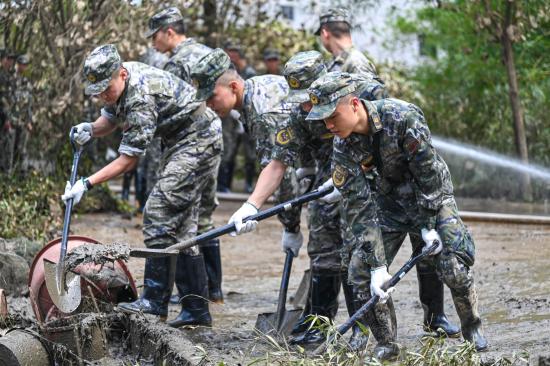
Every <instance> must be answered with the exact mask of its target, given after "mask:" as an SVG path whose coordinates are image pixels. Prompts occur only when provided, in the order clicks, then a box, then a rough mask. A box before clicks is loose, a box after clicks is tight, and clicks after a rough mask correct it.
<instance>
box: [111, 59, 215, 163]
mask: <svg viewBox="0 0 550 366" xmlns="http://www.w3.org/2000/svg"><path fill="white" fill-rule="evenodd" d="M122 65H123V66H124V68H125V69H127V70H128V73H129V76H128V79H127V80H126V88H125V89H124V92H123V94H122V96H121V97H120V99H119V100H118V101H117V103H116V104H114V105H107V106H105V107H103V109H102V110H101V114H102V115H103V116H104V117H106V118H107V119H109V121H111V122H112V123H124V125H123V131H124V132H123V135H122V141H121V143H120V147H119V150H118V151H119V153H120V154H125V155H129V156H139V155H143V154H144V152H145V149H146V148H147V145H149V143H150V142H151V140H152V139H153V136H160V137H161V139H162V142H163V145H164V146H165V147H166V148H167V149H170V148H172V147H175V148H176V149H177V148H179V147H181V146H185V147H186V148H189V147H191V148H192V147H193V146H198V145H199V144H200V145H201V146H204V145H206V146H208V145H219V148H220V149H221V124H220V123H212V121H213V120H215V119H217V117H216V115H215V114H214V112H212V111H210V110H209V109H208V108H206V106H205V104H204V103H203V102H197V101H196V100H195V99H194V96H195V89H193V87H192V86H190V85H189V84H187V83H186V82H184V81H183V80H181V79H179V78H178V77H176V76H174V75H173V74H171V73H168V72H166V71H163V70H160V69H157V68H155V67H151V66H148V65H145V64H142V63H140V62H124V63H123V64H122ZM218 121H219V120H218ZM215 147H217V146H215ZM170 150H172V151H173V149H170Z"/></svg>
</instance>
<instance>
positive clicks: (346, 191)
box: [332, 99, 481, 325]
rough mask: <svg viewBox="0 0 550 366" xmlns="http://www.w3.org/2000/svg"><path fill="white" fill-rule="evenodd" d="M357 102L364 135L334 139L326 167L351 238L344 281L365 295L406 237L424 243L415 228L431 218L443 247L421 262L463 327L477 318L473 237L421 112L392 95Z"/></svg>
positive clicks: (476, 320)
mask: <svg viewBox="0 0 550 366" xmlns="http://www.w3.org/2000/svg"><path fill="white" fill-rule="evenodd" d="M362 102H363V104H364V106H365V108H366V110H367V112H368V118H369V134H368V135H359V134H355V133H353V134H352V135H350V136H349V137H348V138H346V139H340V138H335V141H334V155H333V168H332V171H333V172H332V178H333V181H334V184H335V186H336V187H337V188H338V189H339V190H340V191H341V193H342V195H343V196H344V200H343V201H344V203H343V204H344V211H345V215H346V216H345V219H346V221H347V222H348V223H349V225H350V228H351V230H352V233H353V235H354V237H355V238H356V240H357V241H356V242H355V243H354V244H353V246H352V247H349V248H346V250H347V258H345V259H346V260H349V269H348V278H349V281H350V282H351V283H352V284H353V286H354V289H355V290H356V291H358V292H359V293H361V294H363V296H365V297H369V292H370V291H369V285H370V269H371V268H374V267H378V266H381V265H384V264H386V263H387V264H388V265H389V264H391V262H392V260H393V258H394V257H395V255H396V253H397V251H398V250H399V248H400V246H401V244H402V243H403V240H404V239H405V236H406V235H407V234H409V235H410V237H411V241H412V243H413V248H418V247H420V246H421V245H423V243H422V240H421V239H420V230H421V229H422V228H424V227H429V226H430V224H431V223H433V224H435V226H434V228H435V229H436V230H437V231H438V233H439V235H440V236H441V238H442V241H443V250H442V253H441V254H439V255H437V256H435V257H429V258H428V259H427V260H425V261H424V263H422V264H421V265H420V266H431V267H433V266H435V268H436V271H437V273H438V275H439V277H440V278H441V280H442V281H443V282H444V283H445V284H446V285H447V286H448V287H449V288H450V289H451V294H452V295H453V300H454V302H455V304H457V312H458V315H459V317H460V318H461V322H462V324H463V325H465V324H472V322H474V323H480V322H481V320H480V319H479V313H478V310H477V302H476V298H477V296H476V293H475V286H474V281H473V277H472V274H471V271H470V266H472V265H473V263H474V250H475V248H474V242H473V240H472V238H471V236H470V234H469V233H468V230H467V228H466V227H465V226H464V224H463V223H462V220H461V219H460V217H459V216H458V209H457V208H456V204H455V202H454V197H453V187H452V182H451V177H450V173H449V170H448V168H447V165H446V164H445V162H444V161H443V159H442V158H441V157H440V156H439V155H438V154H437V152H436V151H435V149H434V148H433V146H432V143H431V135H430V131H429V129H428V126H427V124H426V121H425V120H424V115H423V113H422V111H421V110H420V109H419V108H418V107H417V106H415V105H413V104H410V103H407V102H404V101H401V100H397V99H383V100H378V101H372V102H370V101H366V100H363V101H362ZM376 135H378V137H375V136H376ZM375 138H376V139H379V140H378V141H379V148H378V149H375V145H376V142H375ZM377 150H378V152H377Z"/></svg>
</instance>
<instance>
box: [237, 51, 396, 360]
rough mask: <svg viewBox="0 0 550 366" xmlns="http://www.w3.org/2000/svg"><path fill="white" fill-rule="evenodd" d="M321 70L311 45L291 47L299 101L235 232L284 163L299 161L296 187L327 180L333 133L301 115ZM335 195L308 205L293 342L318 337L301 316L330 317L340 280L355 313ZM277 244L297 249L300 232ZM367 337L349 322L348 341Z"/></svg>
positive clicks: (372, 85) (376, 90) (372, 91)
mask: <svg viewBox="0 0 550 366" xmlns="http://www.w3.org/2000/svg"><path fill="white" fill-rule="evenodd" d="M325 73H326V67H325V65H324V60H323V56H322V55H321V54H320V53H319V52H317V51H308V52H300V53H297V54H296V55H294V56H293V57H291V58H290V60H289V61H288V62H287V63H286V65H285V67H284V69H283V76H284V77H285V78H286V81H287V83H288V85H289V88H290V92H289V96H288V99H289V100H291V101H292V102H299V103H300V105H299V106H297V107H295V108H294V110H293V111H292V114H291V116H290V118H289V119H288V120H287V121H285V123H283V124H282V125H280V126H279V129H278V131H277V134H276V135H275V147H274V149H273V152H272V154H271V157H272V160H271V162H270V163H269V164H268V165H267V166H266V167H265V168H264V170H263V171H262V172H261V174H260V176H259V178H258V182H257V183H256V188H255V190H254V192H253V193H252V194H251V195H250V197H249V199H248V202H247V203H245V204H244V205H243V206H242V207H241V208H240V209H239V210H238V211H237V212H235V213H234V214H233V216H232V217H231V219H230V222H234V223H235V226H236V229H237V233H238V234H242V233H245V232H249V231H252V230H254V229H255V227H256V225H257V222H252V221H247V222H245V223H244V224H243V223H242V220H243V219H244V218H245V217H247V216H250V215H252V214H255V213H256V212H257V209H258V208H260V207H261V206H262V204H263V203H264V202H265V201H266V200H267V198H268V197H269V196H270V195H271V194H272V193H273V192H274V191H275V189H276V188H277V187H278V185H279V182H280V181H281V178H282V176H283V174H284V172H285V170H286V168H287V167H288V166H296V165H298V164H300V165H301V166H302V167H301V168H299V169H298V170H297V171H296V175H297V177H298V178H299V179H300V189H301V193H305V192H307V190H309V189H311V188H312V187H317V186H321V187H322V188H327V187H329V186H332V179H331V177H330V162H331V155H332V142H333V137H334V135H333V134H332V133H330V131H329V130H328V129H327V128H326V127H325V124H324V122H323V121H322V120H319V121H306V119H305V118H306V116H307V114H308V112H309V110H310V109H311V106H312V104H311V102H310V101H309V96H308V94H307V92H306V90H307V88H308V87H309V85H311V83H312V82H313V81H315V79H317V78H318V77H320V76H322V75H324V74H325ZM357 78H358V80H361V81H362V83H363V89H362V91H363V92H364V95H365V97H367V98H368V99H377V98H382V97H383V96H384V95H385V92H384V86H383V85H382V84H381V83H379V82H378V81H376V80H375V79H374V78H367V77H365V78H361V77H359V76H357ZM340 198H341V195H340V192H339V191H338V190H337V189H335V190H333V191H332V192H331V193H329V194H328V195H326V196H324V197H322V198H321V199H319V200H316V201H313V202H310V203H309V205H308V228H309V239H308V244H307V250H308V255H309V258H310V269H311V278H312V280H311V285H310V291H309V294H308V301H307V303H306V307H305V309H304V312H303V314H302V316H301V317H300V319H299V320H298V322H297V324H296V325H295V327H294V329H293V331H292V334H293V335H294V336H295V337H294V339H293V342H294V343H313V342H320V341H322V340H323V339H324V336H323V334H322V333H321V332H320V331H319V330H318V329H309V330H308V328H310V325H311V324H310V323H309V322H308V321H307V319H308V318H309V316H310V315H318V316H324V317H327V318H329V319H331V320H332V319H334V317H335V315H336V312H337V310H338V294H339V292H340V287H341V286H343V289H344V295H345V298H346V307H347V310H348V314H349V315H351V314H353V313H355V311H356V310H357V309H356V306H357V305H358V304H359V303H358V302H357V301H355V298H354V294H353V290H352V288H351V286H349V285H348V281H347V274H346V269H345V268H344V267H343V266H342V260H341V256H340V250H341V249H342V246H343V245H344V241H345V240H346V241H350V240H351V241H353V239H351V237H350V235H349V234H346V233H345V231H346V227H345V224H344V223H343V222H341V214H340V209H341V205H340V203H339V200H340ZM344 237H346V239H345V240H344V239H343V238H344ZM282 244H283V249H291V250H293V251H295V252H296V253H297V251H298V250H299V248H300V246H301V244H302V238H301V237H295V236H293V235H288V236H283V243H282ZM367 340H368V337H367V336H366V335H364V334H363V333H362V332H361V329H360V327H359V326H354V328H353V334H352V338H351V340H350V345H351V346H352V347H353V348H355V349H359V348H361V347H362V346H363V345H365V344H366V342H367Z"/></svg>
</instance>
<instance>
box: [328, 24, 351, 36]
mask: <svg viewBox="0 0 550 366" xmlns="http://www.w3.org/2000/svg"><path fill="white" fill-rule="evenodd" d="M321 28H324V29H326V30H327V31H329V32H330V34H332V35H333V36H334V37H336V38H341V37H342V36H349V35H350V34H351V27H350V25H349V24H348V23H346V22H328V23H325V24H323V25H322V26H321Z"/></svg>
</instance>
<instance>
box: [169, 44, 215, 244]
mask: <svg viewBox="0 0 550 366" xmlns="http://www.w3.org/2000/svg"><path fill="white" fill-rule="evenodd" d="M210 52H212V49H211V48H210V47H208V46H205V45H203V44H201V43H198V42H196V41H195V40H194V39H192V38H188V39H186V40H185V41H183V42H181V43H180V44H178V45H177V46H176V48H174V50H172V57H170V60H169V61H168V62H167V63H166V65H164V70H165V71H168V72H171V73H172V74H174V75H176V76H177V77H179V78H180V79H182V80H184V81H186V82H188V83H192V79H191V73H190V69H191V67H192V66H193V65H195V64H196V63H197V62H198V61H199V60H200V59H201V58H202V57H204V56H206V55H207V54H208V53H210ZM207 109H209V108H208V107H207ZM212 113H214V112H212ZM215 121H216V123H221V122H220V120H219V119H216V120H215ZM220 128H221V126H220ZM222 138H223V137H222ZM218 168H219V162H218V167H216V169H215V170H214V171H212V174H211V175H209V176H205V177H204V179H205V180H207V181H208V182H207V184H205V185H204V186H203V187H204V189H205V190H204V191H203V192H201V202H200V208H199V227H198V233H199V234H202V233H204V232H206V231H208V230H211V229H213V228H214V220H213V219H212V214H213V213H214V210H215V209H216V207H218V200H217V198H216V185H217V177H218Z"/></svg>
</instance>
